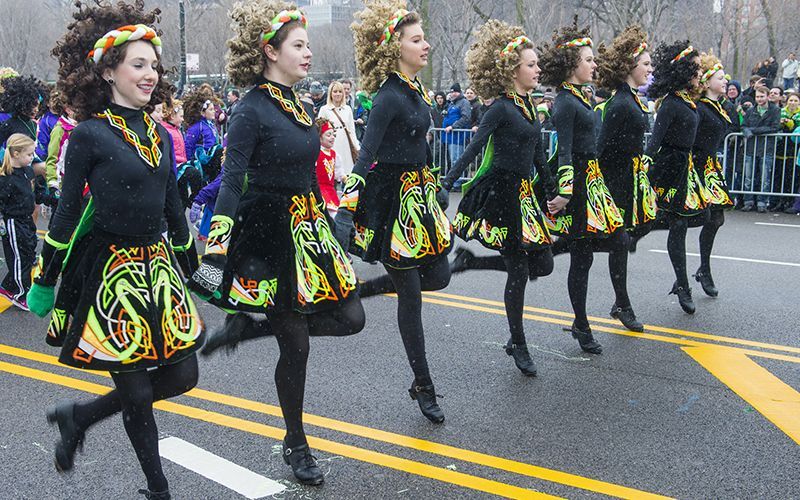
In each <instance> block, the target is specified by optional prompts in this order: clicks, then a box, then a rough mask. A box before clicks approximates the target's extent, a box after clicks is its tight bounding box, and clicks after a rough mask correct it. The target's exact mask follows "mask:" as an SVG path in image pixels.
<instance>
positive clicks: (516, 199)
mask: <svg viewBox="0 0 800 500" xmlns="http://www.w3.org/2000/svg"><path fill="white" fill-rule="evenodd" d="M476 39H477V41H476V42H475V43H474V44H473V45H472V47H471V48H470V49H469V51H468V52H467V73H468V75H469V78H470V81H471V82H472V85H473V87H474V88H475V90H477V92H478V94H479V95H481V96H484V97H493V98H496V99H495V101H494V102H493V103H492V105H491V106H489V109H488V110H487V111H486V113H485V114H484V115H483V118H482V119H481V122H480V127H479V128H478V132H477V134H476V135H475V137H473V138H472V141H471V142H470V144H469V146H468V147H467V149H466V150H465V151H464V154H463V155H462V156H461V158H459V160H458V161H457V162H456V163H455V164H454V165H453V167H452V168H451V169H450V171H449V172H448V173H447V177H445V178H444V180H443V181H442V187H443V188H444V189H445V190H446V191H449V190H450V189H451V188H452V187H453V183H454V182H455V180H456V179H458V178H459V177H460V175H461V173H462V172H463V171H464V169H465V168H466V167H467V165H468V164H469V163H471V162H472V160H473V159H474V158H475V157H476V156H477V155H478V153H479V152H480V151H481V150H482V149H483V148H484V146H486V145H487V143H490V141H491V146H490V147H489V149H488V151H487V154H486V156H485V157H484V160H483V165H485V168H484V169H481V170H479V171H478V173H477V175H476V176H475V178H474V179H473V180H472V181H470V182H469V183H468V184H467V186H466V187H465V188H464V192H465V195H464V198H463V199H462V200H461V203H460V204H459V206H458V213H457V214H456V216H455V219H454V221H453V226H454V228H455V232H456V234H458V236H460V237H461V238H462V239H463V240H464V241H469V240H471V239H477V240H478V241H480V242H481V244H482V245H483V246H485V247H486V248H489V249H492V250H498V251H499V252H500V254H501V255H502V259H503V262H504V268H505V271H506V272H507V273H508V274H507V277H506V288H505V294H504V300H505V306H506V315H507V317H508V325H509V329H510V331H511V338H510V339H509V340H508V343H507V344H506V346H505V349H506V353H508V355H509V356H512V357H513V359H514V363H515V364H516V366H517V368H519V370H520V371H521V372H522V373H523V374H525V375H528V376H534V375H536V365H535V364H534V362H533V360H532V359H531V356H530V353H529V352H528V346H527V343H526V341H525V332H524V330H523V326H522V310H523V306H524V302H525V284H526V282H527V280H528V274H529V272H531V270H530V263H531V261H533V262H536V263H537V264H538V265H540V266H541V267H542V268H543V269H537V271H536V274H537V275H539V276H543V275H545V274H549V273H550V272H551V271H552V269H553V255H552V253H551V252H550V248H549V247H550V243H551V239H550V233H549V232H548V230H547V228H546V225H545V220H544V219H545V216H544V214H543V213H542V210H541V209H540V208H539V203H538V201H537V200H536V197H535V194H534V190H533V181H532V177H533V176H534V175H535V173H533V172H532V171H533V167H534V166H536V169H537V170H538V171H540V172H542V173H545V175H544V176H543V177H544V178H547V177H548V176H549V172H547V171H546V167H545V164H544V163H545V162H544V154H543V151H542V130H541V126H540V125H539V120H538V119H537V116H536V109H535V106H534V105H533V102H532V101H531V99H530V96H529V95H528V94H529V92H531V91H532V90H533V89H535V88H536V86H537V85H538V83H539V66H538V57H537V56H536V52H535V51H534V50H533V44H532V43H531V41H530V40H528V38H527V37H526V36H525V34H524V32H523V31H522V28H520V27H517V26H509V25H508V24H506V23H504V22H502V21H497V20H494V19H492V20H490V21H488V22H487V23H486V24H484V25H483V27H481V29H480V30H479V31H478V33H477V34H476ZM532 174H534V175H532ZM472 259H477V258H475V257H472Z"/></svg>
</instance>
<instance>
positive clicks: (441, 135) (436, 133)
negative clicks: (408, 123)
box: [428, 128, 555, 179]
mask: <svg viewBox="0 0 800 500" xmlns="http://www.w3.org/2000/svg"><path fill="white" fill-rule="evenodd" d="M474 135H475V134H474V132H472V130H470V129H453V130H452V131H451V132H445V130H444V129H443V128H432V129H430V130H429V132H428V143H429V144H430V146H431V152H432V153H433V164H434V165H437V166H439V167H441V169H442V175H444V174H446V173H447V172H448V171H449V170H450V167H451V166H452V164H453V163H454V162H453V161H452V157H451V154H452V153H455V154H458V153H459V151H460V152H461V153H463V150H464V149H466V147H467V145H469V142H470V141H471V140H472V137H473V136H474ZM554 139H555V132H554V131H551V130H543V131H542V144H543V145H544V149H545V157H546V158H549V157H550V152H551V151H552V149H553V147H554V142H555V141H554ZM485 150H486V148H483V149H481V152H480V154H479V155H478V156H476V157H475V159H473V160H472V161H471V162H470V164H469V165H468V166H467V168H466V169H465V170H464V172H463V173H462V174H461V178H462V179H471V178H472V177H473V176H474V175H475V173H476V172H477V171H478V168H479V167H480V166H481V161H482V160H483V153H484V152H485Z"/></svg>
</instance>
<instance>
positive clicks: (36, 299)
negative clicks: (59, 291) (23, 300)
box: [27, 283, 56, 318]
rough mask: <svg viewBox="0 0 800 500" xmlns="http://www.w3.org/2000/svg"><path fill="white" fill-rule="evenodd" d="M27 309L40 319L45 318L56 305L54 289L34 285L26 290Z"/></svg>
mask: <svg viewBox="0 0 800 500" xmlns="http://www.w3.org/2000/svg"><path fill="white" fill-rule="evenodd" d="M27 299H28V308H30V310H31V312H32V313H33V314H35V315H37V316H39V317H40V318H44V317H45V316H47V315H48V314H49V313H50V311H52V310H53V306H54V305H55V303H56V292H55V287H53V286H46V285H40V284H38V283H34V284H33V286H31V289H30V290H28V296H27Z"/></svg>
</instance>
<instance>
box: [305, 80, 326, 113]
mask: <svg viewBox="0 0 800 500" xmlns="http://www.w3.org/2000/svg"><path fill="white" fill-rule="evenodd" d="M308 91H309V92H311V101H312V102H313V103H314V116H317V115H318V114H319V108H321V107H322V106H324V105H325V102H326V101H327V100H328V97H327V96H326V95H325V88H324V87H323V86H322V84H321V83H319V82H316V81H315V82H311V86H309V87H308Z"/></svg>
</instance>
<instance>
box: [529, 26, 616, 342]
mask: <svg viewBox="0 0 800 500" xmlns="http://www.w3.org/2000/svg"><path fill="white" fill-rule="evenodd" d="M539 61H540V66H541V67H542V80H543V81H544V83H546V84H548V85H553V86H557V87H559V92H558V95H557V96H556V99H555V102H554V104H553V125H554V126H555V129H556V132H557V133H558V146H557V148H558V152H557V165H558V167H557V168H558V174H557V176H558V196H556V197H555V198H553V199H552V200H550V201H548V203H547V207H548V210H549V211H550V214H551V218H550V221H551V224H552V225H551V227H550V230H551V232H554V233H556V234H559V235H561V236H562V237H566V238H568V242H569V253H570V266H569V281H568V283H567V285H568V288H569V297H570V301H571V302H572V309H573V311H574V312H575V321H574V322H573V323H572V328H571V329H570V330H569V331H571V332H572V336H573V337H574V338H576V339H577V340H578V343H579V344H580V346H581V349H583V350H584V351H586V352H589V353H593V354H600V353H601V352H602V347H601V346H600V344H599V343H598V342H597V341H596V340H595V339H594V337H593V336H592V330H591V328H590V327H589V319H588V318H587V316H586V293H587V288H588V283H589V270H590V269H591V267H592V261H593V260H594V257H593V252H596V251H612V252H613V254H612V257H613V256H619V255H620V254H622V253H624V251H625V241H626V240H625V233H624V231H621V230H619V229H621V228H622V226H623V220H622V215H621V214H620V212H619V209H618V208H617V206H616V204H615V203H614V200H613V198H612V197H611V194H610V193H609V191H608V188H607V187H606V184H605V180H604V179H603V173H602V172H601V171H600V168H599V166H598V163H597V153H596V149H595V128H594V127H595V121H594V120H595V116H594V112H593V111H592V107H591V104H590V103H589V101H588V100H587V99H586V97H585V96H584V93H583V92H582V91H581V88H580V87H581V86H583V85H586V84H588V83H589V82H591V81H592V73H593V72H594V70H595V68H596V67H597V64H596V63H595V61H594V53H593V52H592V40H591V38H589V30H588V28H584V29H578V26H577V18H576V19H575V21H574V22H573V24H572V26H567V27H564V28H562V29H561V30H560V31H558V32H556V33H555V34H554V35H553V46H545V48H544V51H543V53H542V56H541V59H540V60H539ZM626 262H627V260H626V259H621V258H620V259H613V258H612V259H609V266H610V268H611V279H612V284H613V285H614V292H615V294H616V302H615V303H616V306H615V308H626V307H630V299H629V298H628V292H627V286H626V283H625V278H626V271H625V264H626Z"/></svg>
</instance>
